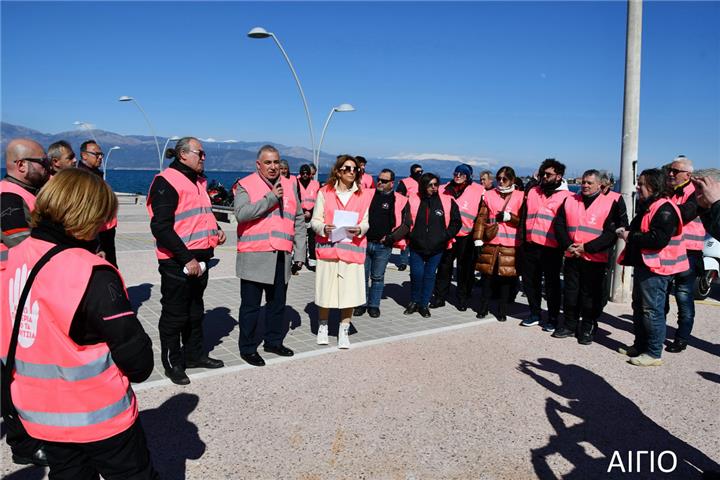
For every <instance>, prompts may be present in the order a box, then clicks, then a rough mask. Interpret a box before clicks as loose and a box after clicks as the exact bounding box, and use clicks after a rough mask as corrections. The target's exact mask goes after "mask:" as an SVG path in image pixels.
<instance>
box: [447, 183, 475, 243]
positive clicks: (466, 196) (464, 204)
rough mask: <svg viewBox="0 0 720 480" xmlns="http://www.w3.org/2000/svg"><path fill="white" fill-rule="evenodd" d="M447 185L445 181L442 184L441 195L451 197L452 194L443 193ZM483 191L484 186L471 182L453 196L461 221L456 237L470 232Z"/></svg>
mask: <svg viewBox="0 0 720 480" xmlns="http://www.w3.org/2000/svg"><path fill="white" fill-rule="evenodd" d="M449 185H450V183H446V184H445V185H444V186H443V188H442V194H441V195H440V196H441V197H443V196H449V197H450V198H452V195H450V194H449V193H445V190H446V189H447V187H448V186H449ZM484 193H485V188H483V187H482V186H481V185H478V184H477V183H471V184H470V185H468V186H467V187H465V190H463V193H462V194H460V196H459V197H458V198H455V203H457V206H458V210H459V211H460V220H461V221H462V226H461V227H460V231H459V232H458V234H457V236H458V237H465V236H467V235H469V234H470V233H471V232H472V230H473V227H474V226H475V218H477V214H478V211H479V210H480V200H481V199H482V196H483V194H484Z"/></svg>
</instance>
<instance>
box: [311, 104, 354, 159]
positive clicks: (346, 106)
mask: <svg viewBox="0 0 720 480" xmlns="http://www.w3.org/2000/svg"><path fill="white" fill-rule="evenodd" d="M354 111H355V107H353V106H352V105H350V104H349V103H341V104H340V105H338V106H337V107H333V108H332V109H330V113H329V114H328V117H327V120H325V126H324V127H323V129H322V134H321V135H320V143H318V148H317V154H316V156H315V158H314V162H315V168H316V169H318V168H319V167H320V149H321V148H322V144H323V139H324V138H325V131H326V130H327V127H328V124H329V123H330V119H331V118H332V116H333V113H335V112H354Z"/></svg>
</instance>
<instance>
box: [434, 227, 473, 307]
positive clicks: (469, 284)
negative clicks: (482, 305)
mask: <svg viewBox="0 0 720 480" xmlns="http://www.w3.org/2000/svg"><path fill="white" fill-rule="evenodd" d="M473 246H474V243H473V239H472V235H466V236H464V237H455V243H453V245H452V248H451V249H449V250H445V252H444V253H443V256H442V258H441V259H440V265H438V269H437V276H436V277H435V288H433V296H434V297H435V299H436V300H445V299H446V298H447V297H448V293H449V292H450V279H451V277H452V270H453V261H455V260H457V298H458V300H459V301H468V299H469V298H470V296H471V295H472V289H473V286H474V284H475V262H474V261H473Z"/></svg>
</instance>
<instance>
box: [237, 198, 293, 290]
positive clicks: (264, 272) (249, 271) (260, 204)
mask: <svg viewBox="0 0 720 480" xmlns="http://www.w3.org/2000/svg"><path fill="white" fill-rule="evenodd" d="M268 186H269V184H268ZM283 193H284V195H295V199H296V201H297V212H295V236H294V238H293V254H292V255H289V254H286V255H285V283H288V281H289V280H290V267H291V265H292V262H293V261H296V262H304V261H305V249H306V248H307V231H306V229H305V215H304V214H303V211H302V208H301V207H300V198H299V197H298V193H297V188H293V190H292V192H283ZM277 204H278V197H277V196H275V194H274V193H273V192H272V190H270V191H269V192H267V193H266V194H265V196H264V197H263V198H261V199H260V200H258V201H257V202H256V203H251V202H250V196H249V195H248V193H247V191H245V189H244V188H243V187H242V186H241V185H238V188H237V192H236V193H235V218H236V219H237V222H238V224H241V223H245V222H250V221H252V220H255V219H257V218H260V217H262V216H263V215H265V214H266V213H267V212H268V211H269V210H270V209H272V208H274V207H275V206H276V205H277ZM277 256H278V252H277V251H272V252H238V254H237V260H236V262H235V274H236V275H237V276H238V278H240V279H242V280H249V281H252V282H259V283H266V284H272V283H273V282H274V280H275V264H276V263H277Z"/></svg>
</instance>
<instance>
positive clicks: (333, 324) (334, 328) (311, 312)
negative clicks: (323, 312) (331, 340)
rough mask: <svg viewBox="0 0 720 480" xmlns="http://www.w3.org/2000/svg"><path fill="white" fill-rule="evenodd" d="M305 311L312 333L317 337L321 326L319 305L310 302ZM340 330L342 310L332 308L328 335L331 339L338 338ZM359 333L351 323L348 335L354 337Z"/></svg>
mask: <svg viewBox="0 0 720 480" xmlns="http://www.w3.org/2000/svg"><path fill="white" fill-rule="evenodd" d="M303 311H304V312H305V313H306V314H307V315H308V317H310V333H312V334H313V335H317V332H318V326H319V325H320V322H319V321H318V308H317V305H315V302H310V303H308V304H307V305H305V309H304V310H303ZM339 330H340V310H338V309H337V308H331V309H330V315H329V316H328V335H329V336H331V337H337V335H338V331H339ZM357 332H358V331H357V328H355V325H353V323H352V322H350V330H349V331H348V335H354V334H356V333H357Z"/></svg>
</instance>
